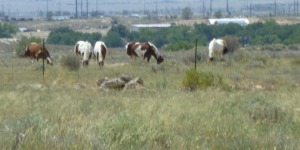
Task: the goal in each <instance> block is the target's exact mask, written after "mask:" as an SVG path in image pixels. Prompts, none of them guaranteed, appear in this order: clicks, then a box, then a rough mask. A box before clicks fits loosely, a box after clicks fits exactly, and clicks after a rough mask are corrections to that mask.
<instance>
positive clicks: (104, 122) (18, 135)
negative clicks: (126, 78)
mask: <svg viewBox="0 0 300 150" xmlns="http://www.w3.org/2000/svg"><path fill="white" fill-rule="evenodd" d="M67 49H72V48H71V47H70V48H67ZM201 49H203V50H204V49H205V48H201ZM61 51H62V50H60V51H59V52H58V53H54V56H55V58H56V60H55V62H56V63H55V64H54V66H53V67H51V66H49V65H47V66H46V72H45V80H44V82H43V76H42V72H41V69H40V68H41V61H39V62H38V63H34V64H31V62H30V61H29V60H28V59H19V58H14V61H10V58H9V57H4V56H6V55H5V54H4V55H1V60H3V61H2V62H0V74H1V79H0V83H1V84H0V85H1V86H0V103H1V105H0V139H1V140H0V147H1V148H2V149H11V148H13V147H18V148H19V149H25V150H26V149H28V150H29V149H30V150H31V149H275V148H276V149H298V148H299V147H300V144H299V143H300V140H299V139H300V137H299V136H300V130H299V125H300V124H299V121H300V117H299V115H300V108H299V106H300V102H299V99H300V87H299V85H300V80H299V72H300V68H299V67H298V66H297V64H298V60H297V57H296V56H297V55H296V56H295V55H294V56H293V57H291V55H278V57H276V59H272V57H271V54H270V55H268V54H267V53H266V54H264V55H261V56H260V57H257V56H259V53H260V52H259V51H253V53H254V55H248V52H247V55H244V54H246V52H243V51H242V52H237V53H236V54H235V56H234V57H235V58H237V59H236V60H235V61H229V57H225V61H217V62H213V63H207V62H205V61H201V62H199V63H198V64H197V71H198V72H202V73H209V74H213V75H214V77H215V78H216V79H218V81H214V85H213V86H208V87H206V88H199V89H196V90H194V91H188V90H186V89H185V88H184V85H183V84H182V80H183V79H184V77H185V73H186V72H187V71H188V70H190V69H191V68H193V64H191V63H186V62H185V61H184V59H183V57H186V56H187V55H185V52H168V53H165V52H163V54H165V56H166V61H165V62H164V63H163V64H162V65H159V66H158V65H156V63H155V61H154V60H152V59H151V62H150V63H149V64H148V63H146V62H145V61H142V60H136V61H133V62H129V57H127V56H126V55H125V52H124V51H123V50H121V49H112V50H111V51H110V53H108V55H107V59H106V63H105V66H104V67H103V68H99V67H98V66H97V64H96V63H95V61H93V60H92V62H91V63H90V66H89V67H87V68H80V69H79V71H68V70H67V69H64V68H63V67H62V66H60V64H59V62H60V61H59V55H63V54H64V53H62V52H61ZM251 52H252V51H251ZM186 53H191V51H187V52H186ZM287 53H289V52H287ZM293 53H295V52H293ZM298 53H299V52H298ZM298 53H296V54H298ZM238 54H240V55H238ZM246 56H249V57H246ZM298 56H299V54H298ZM251 61H262V62H263V63H264V67H260V66H258V67H257V66H256V65H251V67H249V62H251ZM10 62H13V65H11V63H10ZM11 66H13V68H12V67H11ZM121 74H127V75H130V76H133V77H141V78H143V80H144V84H145V85H144V86H145V88H144V89H142V90H138V91H134V90H128V91H121V90H109V91H102V90H100V88H99V87H97V84H96V81H97V80H98V79H102V78H104V77H108V78H116V77H119V76H120V75H121ZM215 82H217V83H218V84H216V83H215ZM224 87H226V88H224Z"/></svg>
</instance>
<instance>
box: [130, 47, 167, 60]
mask: <svg viewBox="0 0 300 150" xmlns="http://www.w3.org/2000/svg"><path fill="white" fill-rule="evenodd" d="M126 51H127V55H129V56H130V57H131V59H132V58H136V57H139V55H138V54H137V53H140V55H141V57H143V58H144V59H145V58H147V61H148V62H149V60H150V58H151V56H153V57H154V58H155V59H156V61H157V64H160V63H162V62H163V61H164V58H163V57H162V56H161V54H160V52H159V51H158V49H157V48H156V47H155V46H154V45H153V44H152V43H150V42H144V43H139V42H130V43H128V44H127V45H126Z"/></svg>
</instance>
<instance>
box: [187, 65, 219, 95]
mask: <svg viewBox="0 0 300 150" xmlns="http://www.w3.org/2000/svg"><path fill="white" fill-rule="evenodd" d="M182 84H183V86H184V87H186V88H188V89H189V90H192V91H193V90H196V89H198V88H208V87H210V86H212V85H213V84H214V75H213V74H212V73H211V72H200V73H199V72H197V71H196V70H194V69H190V70H188V71H187V72H186V74H185V76H184V78H183V80H182Z"/></svg>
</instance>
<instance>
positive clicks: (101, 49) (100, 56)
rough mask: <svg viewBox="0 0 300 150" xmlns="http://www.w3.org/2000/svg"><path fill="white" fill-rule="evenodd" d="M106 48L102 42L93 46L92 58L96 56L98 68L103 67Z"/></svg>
mask: <svg viewBox="0 0 300 150" xmlns="http://www.w3.org/2000/svg"><path fill="white" fill-rule="evenodd" d="M106 51H107V47H106V46H105V44H104V42H102V41H97V42H96V43H95V46H94V56H96V58H97V61H98V64H99V66H100V67H101V66H104V59H105V56H106Z"/></svg>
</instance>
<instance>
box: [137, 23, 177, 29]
mask: <svg viewBox="0 0 300 150" xmlns="http://www.w3.org/2000/svg"><path fill="white" fill-rule="evenodd" d="M133 26H134V27H138V28H166V27H171V24H170V23H166V24H135V25H133Z"/></svg>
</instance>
